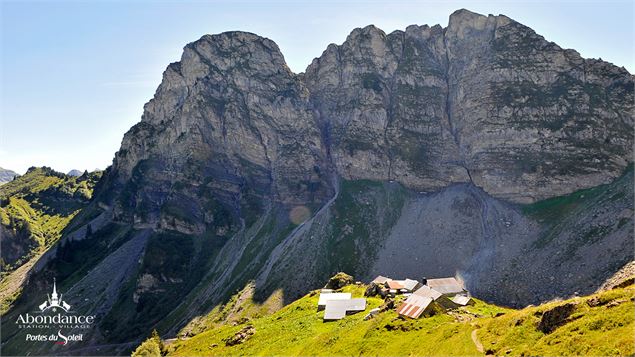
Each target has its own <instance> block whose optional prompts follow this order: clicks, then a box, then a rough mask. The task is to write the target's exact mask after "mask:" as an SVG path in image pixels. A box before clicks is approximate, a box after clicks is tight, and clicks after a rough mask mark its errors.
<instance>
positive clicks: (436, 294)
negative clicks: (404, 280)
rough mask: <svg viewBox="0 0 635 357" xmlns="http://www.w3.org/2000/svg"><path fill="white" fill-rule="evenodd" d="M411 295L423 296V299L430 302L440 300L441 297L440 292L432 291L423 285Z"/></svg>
mask: <svg viewBox="0 0 635 357" xmlns="http://www.w3.org/2000/svg"><path fill="white" fill-rule="evenodd" d="M413 294H415V295H419V296H423V297H429V298H431V299H432V300H436V299H438V298H440V297H441V296H442V295H443V294H441V293H440V292H438V291H436V290H434V289H431V288H430V287H429V286H427V285H424V286H422V287H420V288H419V289H417V290H416V291H415V292H414V293H413Z"/></svg>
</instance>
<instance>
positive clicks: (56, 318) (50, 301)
mask: <svg viewBox="0 0 635 357" xmlns="http://www.w3.org/2000/svg"><path fill="white" fill-rule="evenodd" d="M38 308H39V311H37V312H35V313H33V314H31V313H28V312H27V313H26V314H20V315H19V316H18V318H17V320H16V324H17V325H18V328H20V329H28V330H29V332H30V331H33V332H34V333H27V334H26V336H25V340H26V341H32V342H45V341H48V342H53V343H54V344H57V345H63V346H65V345H67V344H68V343H69V342H77V341H83V340H84V333H80V332H81V330H84V329H89V328H91V327H92V325H93V323H94V322H95V316H94V315H81V314H76V313H75V312H74V311H72V310H71V305H70V304H69V303H67V302H66V301H64V298H63V295H62V294H58V292H57V282H56V280H55V279H53V291H52V292H51V294H50V295H49V294H47V296H46V300H44V302H43V303H41V304H40V305H39V306H38ZM69 330H70V331H73V332H74V333H68V332H63V331H69ZM49 331H50V332H49Z"/></svg>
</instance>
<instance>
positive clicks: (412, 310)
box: [397, 294, 434, 319]
mask: <svg viewBox="0 0 635 357" xmlns="http://www.w3.org/2000/svg"><path fill="white" fill-rule="evenodd" d="M433 304H434V300H432V298H430V297H424V296H420V295H415V294H412V295H410V296H409V297H408V298H407V299H406V300H405V301H404V302H403V303H401V305H399V307H397V313H398V314H399V315H401V316H406V317H410V318H413V319H416V318H419V316H421V315H423V314H424V313H425V312H426V311H427V312H432V310H433Z"/></svg>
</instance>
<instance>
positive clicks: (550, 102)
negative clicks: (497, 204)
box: [304, 10, 633, 202]
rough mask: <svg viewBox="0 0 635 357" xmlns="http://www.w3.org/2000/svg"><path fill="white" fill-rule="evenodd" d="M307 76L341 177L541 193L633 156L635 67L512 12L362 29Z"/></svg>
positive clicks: (589, 182) (594, 177) (605, 177)
mask: <svg viewBox="0 0 635 357" xmlns="http://www.w3.org/2000/svg"><path fill="white" fill-rule="evenodd" d="M304 77H305V81H306V83H307V86H308V88H309V90H310V92H311V98H312V101H313V102H314V104H315V106H316V108H317V112H318V115H319V118H320V121H321V123H323V124H322V125H324V126H325V127H326V128H327V129H330V131H329V134H330V140H331V143H332V147H331V152H332V153H333V160H334V162H335V165H336V166H337V168H338V172H339V173H340V174H341V175H342V176H343V177H347V178H371V179H379V180H397V181H399V182H402V183H404V184H405V185H407V186H408V187H411V188H414V189H417V190H424V191H429V190H435V189H438V188H439V187H443V186H447V185H448V184H449V183H458V182H466V181H472V183H473V184H475V185H476V186H479V187H481V188H483V189H484V190H485V191H486V192H488V193H489V194H491V195H493V196H495V197H499V198H504V199H507V200H510V201H514V202H533V201H536V200H540V199H545V198H548V197H553V196H557V195H562V194H565V193H569V192H572V191H575V190H577V189H580V188H585V187H590V186H595V185H598V184H601V183H606V182H608V181H610V180H611V179H613V178H615V177H616V176H618V175H619V174H620V173H621V172H623V170H624V168H625V167H626V165H627V163H628V161H629V160H630V154H631V147H632V144H633V133H632V129H633V115H632V113H633V112H632V109H633V77H632V76H631V75H630V74H629V73H628V72H627V71H626V70H624V69H622V68H617V67H615V66H613V65H611V64H609V63H606V62H602V61H599V60H585V59H583V58H581V57H580V55H579V54H578V53H577V52H575V51H573V50H564V49H561V48H560V47H558V46H557V45H556V44H554V43H550V42H547V41H546V40H545V39H544V38H542V37H541V36H539V35H537V34H536V33H535V32H534V31H533V30H531V29H530V28H528V27H526V26H523V25H521V24H519V23H517V22H515V21H513V20H511V19H509V18H507V17H505V16H491V15H490V16H488V17H486V16H482V15H478V14H475V13H471V12H469V11H466V10H460V11H457V12H455V13H454V14H452V16H451V17H450V21H449V25H448V27H447V28H445V29H444V28H441V27H440V26H434V27H432V28H430V27H428V26H422V27H417V26H410V27H408V28H407V29H406V31H405V32H402V31H395V32H393V33H391V34H389V35H386V34H384V33H383V32H382V31H381V30H379V29H377V28H375V27H373V26H368V27H366V28H364V29H356V30H354V31H353V32H352V33H351V35H350V36H349V37H348V38H347V40H346V41H345V42H344V44H342V45H341V46H335V45H331V46H329V48H328V49H327V50H326V51H325V52H324V54H323V55H322V56H321V57H320V58H317V59H315V60H314V61H313V63H312V64H311V65H310V66H309V67H308V69H307V71H306V75H305V76H304Z"/></svg>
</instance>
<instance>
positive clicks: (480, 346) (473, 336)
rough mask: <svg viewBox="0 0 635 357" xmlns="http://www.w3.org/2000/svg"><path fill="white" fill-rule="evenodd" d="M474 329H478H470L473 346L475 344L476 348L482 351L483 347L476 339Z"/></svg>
mask: <svg viewBox="0 0 635 357" xmlns="http://www.w3.org/2000/svg"><path fill="white" fill-rule="evenodd" d="M476 331H478V330H473V331H472V342H474V346H476V349H477V350H478V351H479V352H480V353H484V351H485V350H484V349H483V344H482V343H481V341H480V340H479V339H478V336H477V335H476Z"/></svg>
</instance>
